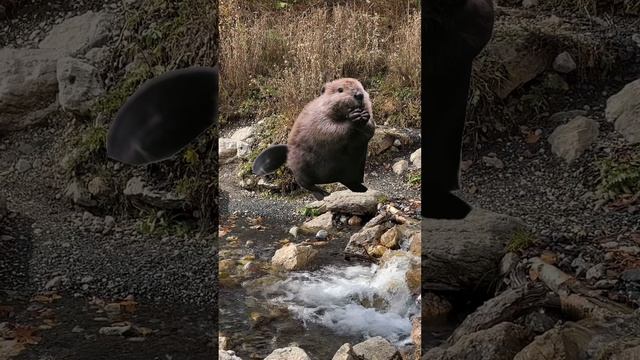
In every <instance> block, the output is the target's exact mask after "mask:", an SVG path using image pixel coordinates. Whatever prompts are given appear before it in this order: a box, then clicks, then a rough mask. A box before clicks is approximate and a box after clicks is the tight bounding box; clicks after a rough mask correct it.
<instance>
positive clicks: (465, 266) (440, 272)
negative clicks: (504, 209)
mask: <svg viewBox="0 0 640 360" xmlns="http://www.w3.org/2000/svg"><path fill="white" fill-rule="evenodd" d="M525 229H526V226H525V225H524V224H523V223H522V222H521V221H520V220H519V219H517V218H513V217H510V216H506V215H501V214H497V213H493V212H490V211H486V210H483V209H478V208H475V209H473V210H472V211H471V213H469V215H468V216H467V217H466V218H465V219H463V220H435V219H423V220H422V236H423V237H424V238H425V239H429V240H428V241H423V242H422V258H423V259H424V260H423V270H422V271H423V272H422V273H423V274H424V275H425V276H424V277H423V278H422V282H423V284H424V285H423V286H424V287H425V289H431V290H434V289H441V288H442V287H445V288H449V287H452V288H460V289H471V288H473V289H481V288H484V287H489V286H491V284H493V283H494V281H495V279H496V278H497V277H498V275H499V273H500V268H499V267H500V260H501V259H502V258H503V256H504V255H505V253H506V245H507V244H509V243H510V242H511V241H512V239H513V237H514V235H515V234H516V233H518V232H522V231H525Z"/></svg>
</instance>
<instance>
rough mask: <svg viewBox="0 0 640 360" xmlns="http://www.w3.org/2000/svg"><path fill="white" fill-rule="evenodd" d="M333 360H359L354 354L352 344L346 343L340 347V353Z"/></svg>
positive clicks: (337, 352)
mask: <svg viewBox="0 0 640 360" xmlns="http://www.w3.org/2000/svg"><path fill="white" fill-rule="evenodd" d="M331 360H357V358H356V354H355V353H354V352H353V348H352V347H351V344H349V343H346V344H343V345H342V346H340V348H339V349H338V351H336V353H335V354H334V355H333V357H332V358H331Z"/></svg>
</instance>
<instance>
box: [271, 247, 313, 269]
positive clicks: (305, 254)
mask: <svg viewBox="0 0 640 360" xmlns="http://www.w3.org/2000/svg"><path fill="white" fill-rule="evenodd" d="M317 254H318V250H316V249H314V248H313V246H310V245H299V244H293V243H290V244H287V245H285V246H283V247H281V248H280V249H278V250H277V251H276V253H275V254H274V255H273V258H271V263H272V264H273V265H274V266H279V267H283V268H285V269H287V270H300V269H303V268H304V267H306V266H307V265H309V264H310V263H311V261H313V259H314V258H315V256H316V255H317Z"/></svg>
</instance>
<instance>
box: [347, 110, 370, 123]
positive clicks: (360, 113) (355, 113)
mask: <svg viewBox="0 0 640 360" xmlns="http://www.w3.org/2000/svg"><path fill="white" fill-rule="evenodd" d="M370 117H371V115H369V112H368V111H366V110H363V109H355V110H352V111H351V112H350V113H349V120H351V121H353V122H356V123H366V122H367V121H369V118H370Z"/></svg>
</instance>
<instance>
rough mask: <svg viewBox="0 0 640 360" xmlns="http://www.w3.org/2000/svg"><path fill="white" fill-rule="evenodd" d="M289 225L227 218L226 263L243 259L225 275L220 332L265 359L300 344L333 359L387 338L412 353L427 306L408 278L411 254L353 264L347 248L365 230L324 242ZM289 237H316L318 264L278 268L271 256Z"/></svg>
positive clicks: (342, 232)
mask: <svg viewBox="0 0 640 360" xmlns="http://www.w3.org/2000/svg"><path fill="white" fill-rule="evenodd" d="M285 222H286V221H281V220H278V219H277V218H276V217H273V218H266V217H265V218H259V219H257V220H256V219H250V218H247V217H243V216H227V217H224V218H222V219H221V229H225V231H224V232H222V233H221V236H220V261H227V262H229V259H231V260H233V261H235V264H236V265H235V267H232V268H230V269H231V270H230V272H231V273H233V274H232V275H230V276H227V277H225V275H221V284H223V285H222V286H221V289H220V293H219V306H220V317H219V319H220V327H219V329H220V334H221V335H222V336H225V337H227V338H228V339H229V346H227V349H231V350H234V351H235V352H236V355H238V356H239V357H241V358H243V359H245V360H246V359H264V358H265V357H266V356H267V355H269V354H270V353H271V352H272V351H273V350H275V349H277V348H282V347H287V346H291V345H294V344H295V345H297V346H299V347H301V348H302V349H304V350H305V351H306V352H307V354H308V355H309V356H310V357H311V358H312V359H331V358H332V357H333V355H334V354H335V352H336V351H337V350H338V348H339V347H340V346H342V345H343V344H344V343H347V342H349V343H351V344H357V343H359V342H361V341H364V340H366V339H367V338H368V337H373V336H382V337H384V338H386V339H387V340H389V341H391V342H393V343H394V344H395V345H396V346H397V347H398V348H399V349H400V350H401V351H403V350H404V351H407V352H411V349H412V345H413V344H412V341H411V339H410V334H411V330H412V324H411V321H410V318H411V316H413V315H414V314H417V313H418V312H419V311H420V301H419V298H418V297H417V296H414V295H412V294H411V292H410V291H409V288H408V286H407V284H406V281H405V272H406V271H407V269H408V267H409V264H410V261H409V259H408V256H406V255H405V256H395V257H393V258H391V259H390V260H389V261H386V262H385V263H384V264H383V265H381V266H378V265H376V264H371V263H368V262H362V261H355V260H352V261H347V260H345V258H344V256H343V254H342V250H343V249H344V246H345V245H346V243H347V241H348V239H349V236H350V234H351V233H353V232H355V231H357V229H358V228H357V227H349V226H345V227H344V228H342V229H338V231H337V232H335V233H333V232H332V233H331V235H330V236H329V238H328V239H327V241H326V242H325V241H323V242H317V241H315V240H314V239H313V236H300V235H298V238H297V239H294V238H293V236H291V235H290V234H288V230H289V228H290V227H291V226H292V224H285ZM285 239H288V240H289V241H295V242H296V243H298V242H302V241H303V240H308V241H310V243H311V244H312V245H314V247H316V249H317V250H319V253H318V255H317V257H316V259H315V260H314V262H313V263H312V265H311V266H310V267H308V268H306V269H305V270H304V271H290V272H280V271H277V270H274V269H271V267H270V266H269V264H270V260H271V257H272V256H273V253H274V252H275V250H276V249H278V248H280V246H281V244H282V243H284V241H283V240H285ZM414 260H415V259H414ZM249 263H250V265H247V264H249ZM256 264H258V266H256ZM236 275H237V276H236Z"/></svg>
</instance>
